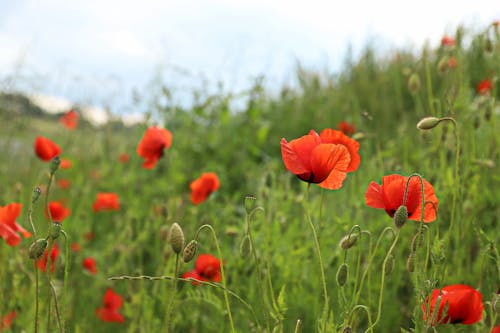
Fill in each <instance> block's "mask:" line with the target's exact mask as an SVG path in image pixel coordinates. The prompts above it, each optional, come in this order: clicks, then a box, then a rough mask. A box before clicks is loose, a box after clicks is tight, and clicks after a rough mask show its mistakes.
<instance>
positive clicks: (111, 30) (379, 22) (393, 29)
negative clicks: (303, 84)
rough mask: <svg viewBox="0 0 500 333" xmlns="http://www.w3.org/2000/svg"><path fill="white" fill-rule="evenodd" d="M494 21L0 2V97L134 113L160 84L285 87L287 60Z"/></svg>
mask: <svg viewBox="0 0 500 333" xmlns="http://www.w3.org/2000/svg"><path fill="white" fill-rule="evenodd" d="M498 19H500V5H498V0H476V1H450V0H443V1H436V0H433V1H430V0H423V1H418V2H417V1H403V0H401V1H395V0H378V1H367V0H365V1H359V0H350V1H336V0H330V1H326V0H308V1H307V2H305V1H284V0H275V1H272V0H212V1H211V0H185V1H171V0H142V1H127V0H121V1H115V0H108V1H106V0H72V1H66V0H12V1H11V0H0V89H2V90H7V91H24V92H26V93H40V94H46V95H51V96H54V97H57V98H61V99H68V100H70V101H73V102H75V103H81V104H87V105H92V106H95V107H100V108H110V109H111V111H112V112H114V113H120V114H132V113H137V112H140V111H143V110H144V108H145V107H147V106H145V105H144V104H142V105H141V104H140V103H139V102H138V99H137V98H134V96H136V97H137V96H146V95H148V93H149V92H152V91H153V90H154V89H155V88H158V85H156V86H155V85H154V83H155V82H158V81H162V82H164V83H165V84H166V85H167V87H169V88H170V89H171V90H172V91H173V92H174V96H184V97H180V98H181V101H180V102H186V99H189V97H186V96H190V94H189V93H187V92H191V91H192V89H195V88H202V87H209V88H208V89H215V88H214V87H218V86H220V85H218V83H221V85H222V87H223V88H222V89H223V90H224V91H232V92H235V93H237V92H240V91H244V90H245V89H246V88H249V87H250V86H251V84H252V82H253V80H255V79H256V78H257V77H259V76H262V75H263V76H264V77H265V84H266V86H267V87H269V88H270V89H271V90H272V89H273V87H274V88H276V87H281V86H283V85H290V84H293V82H294V80H295V68H296V65H297V63H298V62H300V63H301V65H302V66H303V67H305V68H310V69H312V70H326V71H329V72H336V71H340V70H341V66H342V63H343V61H344V59H345V55H346V52H347V50H348V48H349V47H351V49H352V50H353V51H354V54H356V53H357V52H359V51H360V50H361V49H362V48H363V47H364V46H366V45H367V44H368V43H370V44H371V45H373V46H375V47H376V48H377V49H378V50H379V52H382V53H383V52H390V50H393V49H395V48H402V47H405V48H407V49H408V48H409V49H415V50H416V49H418V48H419V47H421V46H422V45H423V44H424V43H425V42H426V41H428V42H429V43H431V45H438V43H439V41H440V39H441V37H442V36H443V35H444V34H451V35H452V34H453V33H454V31H455V29H456V27H457V26H458V25H459V24H463V25H465V26H466V27H471V28H477V29H482V28H485V27H486V26H487V25H488V24H490V23H491V22H492V21H494V20H498Z"/></svg>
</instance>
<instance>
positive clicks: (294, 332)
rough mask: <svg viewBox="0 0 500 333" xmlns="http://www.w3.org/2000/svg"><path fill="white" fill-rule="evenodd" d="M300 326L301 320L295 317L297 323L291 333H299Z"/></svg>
mask: <svg viewBox="0 0 500 333" xmlns="http://www.w3.org/2000/svg"><path fill="white" fill-rule="evenodd" d="M300 326H302V321H300V319H297V323H296V324H295V330H294V331H293V333H299V330H300Z"/></svg>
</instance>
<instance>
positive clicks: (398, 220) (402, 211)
mask: <svg viewBox="0 0 500 333" xmlns="http://www.w3.org/2000/svg"><path fill="white" fill-rule="evenodd" d="M406 220H408V208H406V206H403V205H401V206H399V208H398V210H397V211H396V213H395V214H394V224H395V225H396V228H401V227H402V226H403V225H404V224H405V223H406Z"/></svg>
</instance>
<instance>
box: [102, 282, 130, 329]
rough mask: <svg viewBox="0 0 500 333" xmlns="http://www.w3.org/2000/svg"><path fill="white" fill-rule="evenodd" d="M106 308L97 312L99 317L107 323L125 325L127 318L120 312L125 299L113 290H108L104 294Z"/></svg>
mask: <svg viewBox="0 0 500 333" xmlns="http://www.w3.org/2000/svg"><path fill="white" fill-rule="evenodd" d="M103 303H104V306H103V307H102V308H98V309H96V310H95V313H96V315H97V317H99V318H100V319H101V320H102V321H105V322H110V323H112V322H116V323H120V324H121V323H123V322H124V321H125V318H124V317H123V316H122V315H121V314H120V313H119V312H118V310H120V308H121V307H122V304H123V299H122V297H121V296H120V295H119V294H116V293H115V292H114V291H113V289H111V288H108V290H106V293H105V294H104V300H103Z"/></svg>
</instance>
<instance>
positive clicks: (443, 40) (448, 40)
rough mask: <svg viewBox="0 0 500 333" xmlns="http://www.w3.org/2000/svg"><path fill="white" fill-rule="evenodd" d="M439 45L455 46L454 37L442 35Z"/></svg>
mask: <svg viewBox="0 0 500 333" xmlns="http://www.w3.org/2000/svg"><path fill="white" fill-rule="evenodd" d="M441 46H444V47H449V48H453V47H454V46H455V39H453V38H452V37H450V36H443V38H441Z"/></svg>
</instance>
